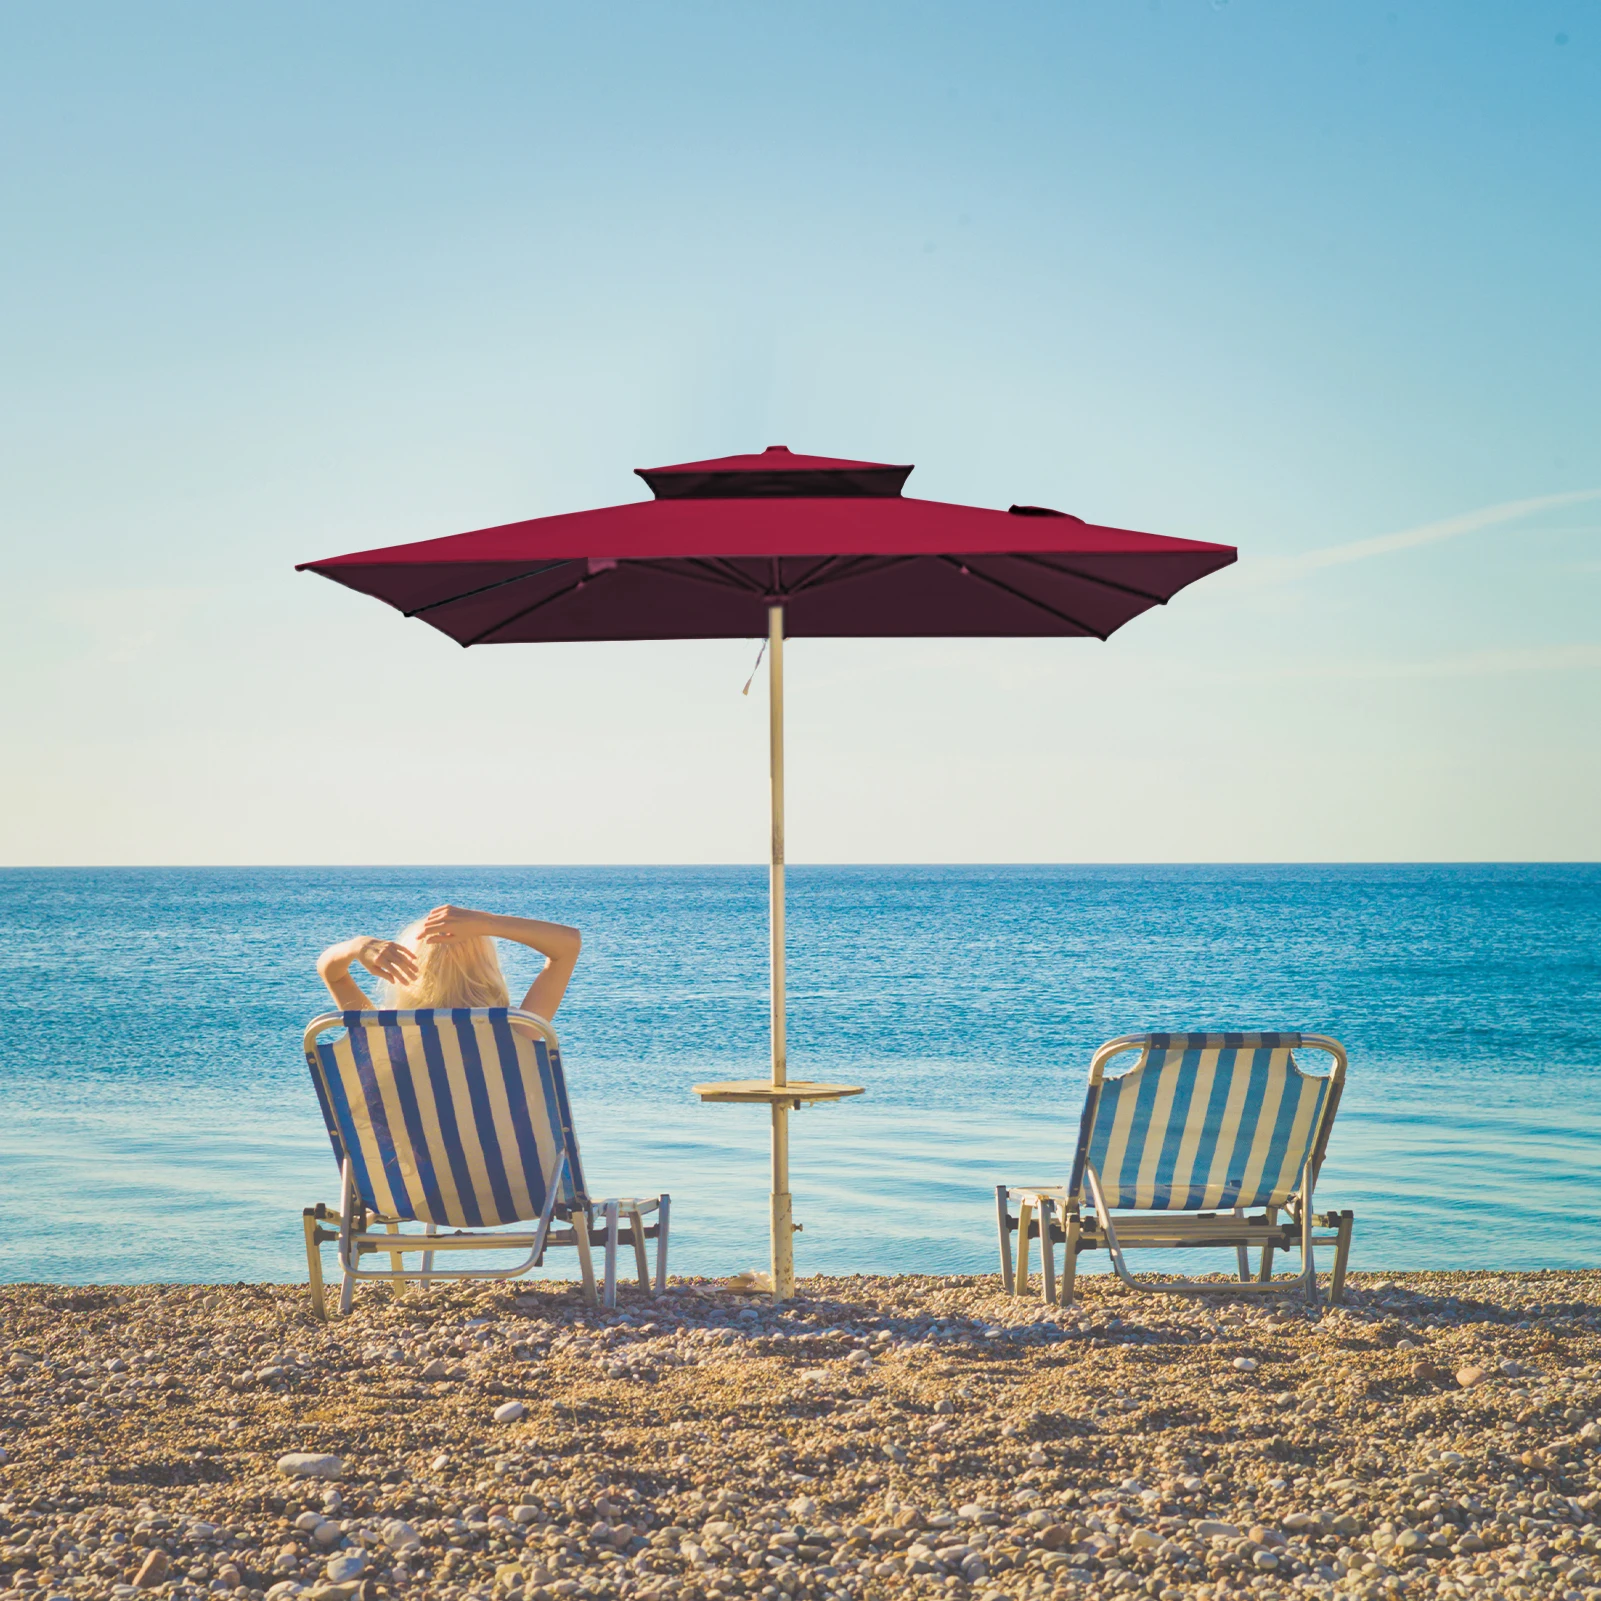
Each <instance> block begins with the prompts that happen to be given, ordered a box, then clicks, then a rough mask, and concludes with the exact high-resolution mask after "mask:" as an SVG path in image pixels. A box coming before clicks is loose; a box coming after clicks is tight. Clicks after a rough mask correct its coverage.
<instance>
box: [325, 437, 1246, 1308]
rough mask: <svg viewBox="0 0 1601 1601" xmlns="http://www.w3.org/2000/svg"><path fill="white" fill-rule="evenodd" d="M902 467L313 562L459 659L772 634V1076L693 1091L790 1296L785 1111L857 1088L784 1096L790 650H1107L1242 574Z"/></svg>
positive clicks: (679, 497)
mask: <svg viewBox="0 0 1601 1601" xmlns="http://www.w3.org/2000/svg"><path fill="white" fill-rule="evenodd" d="M911 470H912V469H911V468H910V467H896V466H890V465H887V464H885V463H883V462H874V461H842V460H838V459H835V458H833V457H828V456H799V455H796V454H794V453H793V452H791V451H789V450H787V449H786V448H785V447H784V446H782V445H771V446H769V447H768V448H767V449H766V450H764V451H762V452H761V453H760V454H757V455H749V456H722V457H719V458H717V459H716V460H713V461H691V462H681V463H679V464H678V465H677V466H672V467H641V468H639V469H637V471H638V473H639V476H640V477H641V478H643V479H644V480H645V482H646V483H647V484H648V485H649V486H650V489H651V491H652V494H653V496H654V498H653V499H651V500H647V501H636V502H633V503H631V504H629V505H624V506H608V507H605V508H603V509H601V510H598V511H580V512H569V513H567V514H565V515H563V516H556V517H536V518H532V519H530V520H529V521H527V522H520V523H505V524H503V525H501V526H500V527H498V528H480V529H478V530H477V531H476V532H474V533H468V534H456V535H453V536H451V537H449V538H446V539H425V540H421V541H419V542H418V543H416V544H411V545H391V546H389V547H387V548H385V549H382V550H365V551H358V552H356V553H355V554H354V555H349V556H330V557H328V558H326V559H325V560H322V561H312V562H303V563H302V564H301V569H300V570H301V571H308V570H309V571H311V572H316V573H321V574H322V575H323V577H325V578H331V579H333V580H334V581H335V582H336V583H340V584H344V585H346V586H347V587H348V588H350V589H354V590H358V591H359V592H360V593H362V594H364V595H373V596H376V597H377V598H378V599H379V600H383V601H387V602H388V603H389V604H390V605H391V606H394V607H396V608H398V609H399V610H400V611H401V612H403V613H405V615H406V616H408V617H420V618H421V619H422V620H423V621H424V622H427V623H429V624H431V625H432V626H433V627H435V628H437V629H439V630H440V631H441V632H442V633H445V634H448V635H449V636H450V637H451V638H452V639H454V640H456V641H457V642H458V643H459V644H462V645H498V644H516V643H519V642H531V641H555V640H617V639H712V638H726V637H734V638H747V639H748V638H752V637H754V636H756V635H759V634H762V633H765V634H766V635H767V640H768V652H769V654H768V680H767V682H768V717H769V722H768V731H769V763H770V775H771V807H772V854H771V860H770V867H769V874H770V877H769V884H770V905H771V930H770V940H771V953H770V959H771V964H772V1064H771V1069H772V1070H771V1076H770V1078H769V1079H768V1080H765V1081H762V1080H736V1081H733V1082H731V1083H720V1084H705V1085H696V1089H697V1091H698V1092H699V1093H700V1094H701V1096H702V1099H703V1100H707V1101H745V1102H759V1103H762V1104H765V1105H767V1106H768V1107H769V1108H770V1110H771V1116H772V1167H773V1184H772V1195H771V1197H770V1201H771V1234H772V1264H773V1272H772V1277H773V1292H774V1294H775V1295H776V1296H778V1297H779V1298H781V1299H782V1298H784V1297H787V1296H789V1295H790V1294H792V1293H793V1288H794V1246H793V1239H792V1231H793V1229H794V1228H795V1226H796V1225H794V1223H793V1222H792V1221H791V1216H790V1194H789V1123H788V1118H789V1113H790V1111H791V1110H792V1109H794V1108H797V1107H799V1106H802V1105H806V1104H809V1103H812V1102H817V1101H825V1100H835V1099H839V1098H840V1097H842V1096H846V1095H854V1094H860V1093H861V1092H860V1090H859V1089H858V1088H857V1087H856V1086H854V1085H844V1084H818V1083H810V1082H806V1083H801V1082H795V1081H792V1080H791V1079H790V1078H789V1075H788V1066H787V1059H786V1046H785V1013H784V639H785V637H786V636H791V637H793V636H797V635H812V636H819V637H820V636H834V637H841V636H859V635H900V636H911V635H952V636H955V635H966V636H973V635H1014V636H1015V635H1063V636H1070V637H1071V636H1080V637H1086V636H1087V637H1090V638H1095V639H1103V640H1104V639H1106V638H1108V637H1109V636H1110V635H1111V634H1112V633H1113V632H1114V631H1115V630H1116V629H1118V628H1121V627H1122V626H1123V624H1124V623H1126V622H1128V620H1129V619H1130V618H1131V617H1137V616H1139V614H1140V613H1141V612H1143V611H1145V610H1147V609H1148V608H1150V607H1152V606H1160V605H1165V604H1166V603H1167V601H1168V600H1169V599H1170V598H1171V597H1172V596H1174V595H1176V594H1177V593H1178V592H1179V590H1181V589H1183V588H1184V587H1185V585H1186V584H1192V583H1194V582H1195V580H1196V579H1198V578H1204V577H1205V576H1206V575H1207V574H1208V573H1211V572H1215V571H1216V570H1217V569H1218V568H1219V567H1225V566H1227V565H1228V564H1229V563H1230V562H1232V561H1233V560H1234V559H1235V551H1234V549H1233V548H1232V547H1231V546H1228V545H1211V544H1203V543H1201V542H1200V541H1198V540H1192V539H1165V538H1161V537H1159V536H1158V535H1156V534H1141V533H1135V532H1134V531H1132V530H1131V529H1127V528H1102V527H1098V526H1096V525H1095V524H1093V523H1087V522H1084V521H1083V520H1082V519H1080V518H1078V517H1072V516H1068V515H1067V514H1065V513H1063V512H1059V511H1052V510H1051V509H1050V508H1048V507H1045V506H1013V507H1011V508H1010V510H1008V511H990V510H985V509H984V508H982V507H977V506H953V505H949V504H946V503H945V502H943V501H936V500H912V499H909V498H907V497H906V496H904V495H902V493H901V489H902V487H903V486H904V484H905V482H906V478H907V475H908V474H909V473H910V472H911Z"/></svg>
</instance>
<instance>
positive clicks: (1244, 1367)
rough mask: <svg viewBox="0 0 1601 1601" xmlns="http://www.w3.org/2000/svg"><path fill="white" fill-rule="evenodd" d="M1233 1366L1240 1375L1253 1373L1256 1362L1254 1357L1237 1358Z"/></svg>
mask: <svg viewBox="0 0 1601 1601" xmlns="http://www.w3.org/2000/svg"><path fill="white" fill-rule="evenodd" d="M1234 1365H1235V1367H1237V1368H1238V1369H1239V1370H1240V1372H1241V1373H1255V1372H1256V1369H1257V1360H1256V1358H1255V1357H1254V1356H1237V1357H1235V1358H1234Z"/></svg>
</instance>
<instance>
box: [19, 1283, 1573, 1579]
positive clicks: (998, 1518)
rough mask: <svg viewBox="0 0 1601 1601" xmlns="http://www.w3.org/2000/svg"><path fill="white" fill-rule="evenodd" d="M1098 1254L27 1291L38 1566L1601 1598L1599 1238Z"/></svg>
mask: <svg viewBox="0 0 1601 1601" xmlns="http://www.w3.org/2000/svg"><path fill="white" fill-rule="evenodd" d="M1079 1283H1080V1289H1081V1299H1080V1301H1079V1303H1078V1304H1077V1305H1075V1306H1074V1307H1073V1308H1071V1309H1070V1310H1065V1311H1060V1310H1058V1311H1053V1310H1051V1309H1046V1308H1042V1307H1040V1306H1039V1304H1038V1303H1036V1302H1027V1301H1017V1300H1010V1299H1007V1298H1004V1297H1002V1296H1001V1295H1000V1294H999V1285H998V1282H997V1281H996V1280H995V1279H993V1278H961V1279H951V1278H924V1277H896V1278H868V1279H862V1278H853V1279H811V1280H807V1281H804V1282H803V1284H802V1286H801V1295H802V1297H803V1298H802V1299H800V1300H798V1301H797V1302H795V1303H794V1304H793V1305H791V1306H789V1307H786V1308H784V1309H783V1310H782V1311H775V1310H773V1309H772V1308H771V1307H769V1306H767V1305H764V1304H762V1303H761V1302H760V1301H757V1300H753V1299H750V1298H748V1297H742V1296H739V1295H737V1294H731V1293H729V1292H727V1291H724V1290H720V1289H719V1288H718V1287H717V1286H715V1285H714V1284H711V1283H696V1282H683V1283H675V1284H674V1285H673V1286H672V1288H671V1289H670V1290H669V1292H668V1293H667V1294H666V1295H664V1296H661V1297H659V1298H656V1299H650V1300H647V1299H643V1298H635V1299H632V1300H630V1299H628V1297H627V1295H626V1292H625V1296H624V1304H623V1305H622V1306H621V1307H620V1308H619V1310H618V1311H617V1312H616V1313H614V1314H604V1315H603V1314H597V1313H592V1312H587V1311H586V1310H584V1309H583V1308H582V1307H581V1306H580V1304H579V1303H578V1301H577V1299H576V1297H575V1296H574V1295H573V1294H572V1293H571V1290H570V1287H566V1286H560V1285H536V1286H526V1285H524V1286H518V1287H516V1288H515V1289H508V1288H506V1287H489V1288H484V1287H477V1288H473V1289H470V1290H466V1289H446V1290H436V1291H435V1292H433V1293H431V1294H423V1293H421V1292H418V1291H415V1290H414V1291H411V1292H409V1293H408V1294H407V1295H406V1296H405V1297H403V1298H399V1299H397V1298H394V1297H392V1296H391V1295H389V1294H388V1293H387V1292H386V1291H383V1290H378V1289H372V1290H369V1291H366V1292H364V1295H363V1297H362V1298H361V1299H359V1300H358V1302H357V1310H356V1312H355V1313H354V1314H353V1315H352V1316H351V1317H350V1318H348V1319H346V1320H344V1321H342V1322H335V1323H333V1324H332V1325H328V1326H323V1325H320V1324H318V1323H316V1322H314V1321H313V1320H312V1319H311V1317H310V1316H309V1314H308V1313H307V1310H306V1298H305V1293H304V1291H302V1290H297V1289H295V1288H293V1287H288V1286H276V1285H238V1286H232V1287H216V1288H212V1287H207V1288H196V1287H193V1286H182V1287H139V1288H64V1287H60V1286H38V1285H14V1286H9V1287H5V1288H0V1359H3V1361H4V1368H3V1382H0V1456H3V1461H0V1601H23V1598H27V1601H42V1598H45V1597H49V1596H58V1595H59V1596H64V1597H65V1596H74V1597H85V1598H89V1597H111V1596H115V1597H118V1598H119V1601H120V1598H124V1597H128V1598H131V1597H133V1596H135V1595H137V1594H139V1593H141V1592H145V1591H149V1592H153V1593H158V1594H163V1595H169V1596H174V1597H194V1596H198V1595H200V1594H202V1593H206V1592H211V1593H215V1594H217V1595H222V1594H224V1593H227V1594H231V1595H233V1596H234V1597H235V1598H237V1601H262V1598H263V1597H274V1598H276V1597H287V1596H289V1595H294V1594H302V1595H304V1596H307V1597H308V1598H309V1601H347V1598H356V1601H372V1598H375V1597H383V1596H389V1597H401V1596H405V1597H412V1596H417V1597H421V1596H439V1597H444V1598H447V1601H449V1598H456V1597H463V1598H465V1597H472V1598H478V1597H482V1598H484V1601H489V1598H491V1597H495V1598H500V1601H516V1597H517V1596H518V1595H519V1594H520V1595H521V1596H522V1597H524V1598H526V1601H550V1598H553V1597H558V1596H561V1597H565V1596H586V1597H589V1596H593V1597H613V1596H616V1597H620V1598H621V1597H626V1598H642V1601H648V1598H654V1597H661V1598H663V1601H666V1598H669V1597H671V1598H674V1601H715V1598H719V1597H745V1596H751V1597H765V1598H767V1601H779V1598H780V1596H783V1597H788V1598H818V1601H823V1598H866V1601H875V1598H878V1597H883V1596H889V1595H891V1594H896V1595H900V1594H906V1593H909V1592H911V1593H916V1594H918V1595H926V1596H935V1595H944V1596H949V1597H952V1598H954V1601H966V1598H968V1597H974V1598H980V1601H982V1598H989V1601H1000V1598H1002V1597H1004V1598H1008V1601H1031V1598H1044V1597H1047V1596H1053V1597H1058V1598H1062V1601H1067V1598H1074V1597H1085V1598H1088V1597H1091V1596H1093V1597H1101V1596H1111V1595H1117V1594H1121V1593H1123V1592H1128V1593H1129V1595H1130V1596H1134V1595H1136V1594H1139V1595H1148V1596H1155V1597H1159V1598H1162V1601H1178V1598H1180V1597H1184V1598H1191V1597H1193V1598H1196V1601H1205V1598H1217V1597H1222V1596H1233V1595H1236V1594H1243V1593H1244V1592H1245V1591H1247V1590H1249V1591H1251V1592H1253V1593H1254V1594H1256V1595H1258V1596H1262V1597H1267V1598H1270V1597H1274V1596H1288V1595H1292V1594H1295V1593H1298V1592H1299V1593H1303V1594H1307V1595H1314V1596H1336V1595H1337V1596H1342V1597H1343V1596H1359V1597H1379V1596H1386V1595H1400V1594H1404V1595H1407V1596H1442V1597H1450V1596H1476V1597H1479V1596H1482V1597H1486V1598H1494V1597H1498V1596H1499V1597H1507V1598H1512V1597H1535V1596H1539V1597H1547V1596H1557V1597H1562V1596H1567V1597H1573V1596H1584V1597H1588V1598H1601V1552H1598V1547H1601V1527H1598V1525H1597V1521H1596V1520H1597V1519H1598V1518H1601V1488H1598V1486H1601V1477H1598V1470H1597V1458H1596V1451H1597V1446H1598V1444H1601V1425H1598V1424H1597V1422H1596V1418H1597V1413H1598V1411H1601V1273H1542V1274H1523V1275H1519V1274H1486V1273H1461V1274H1408V1275H1402V1276H1397V1277H1393V1278H1390V1279H1384V1280H1380V1279H1377V1278H1374V1277H1372V1276H1363V1275H1358V1276H1356V1278H1355V1279H1354V1280H1353V1285H1352V1291H1351V1295H1350V1302H1351V1304H1350V1305H1348V1306H1347V1307H1346V1308H1344V1309H1341V1310H1337V1311H1334V1312H1330V1313H1328V1314H1326V1315H1323V1316H1321V1317H1318V1316H1312V1315H1309V1314H1308V1313H1307V1311H1306V1310H1305V1309H1304V1307H1299V1306H1297V1305H1296V1304H1294V1303H1292V1302H1290V1301H1285V1302H1283V1303H1278V1304H1272V1305H1262V1304H1260V1303H1251V1304H1249V1305H1236V1304H1233V1303H1229V1302H1222V1303H1217V1302H1212V1303H1206V1304H1197V1303H1193V1302H1187V1301H1182V1300H1176V1299H1159V1298H1156V1297H1144V1296H1137V1295H1135V1294H1133V1293H1132V1292H1129V1291H1127V1290H1125V1289H1123V1288H1121V1287H1120V1286H1118V1285H1117V1284H1116V1283H1115V1282H1108V1281H1106V1280H1104V1279H1100V1278H1090V1279H1088V1280H1085V1279H1080V1281H1079ZM291 1453H298V1454H300V1455H298V1456H294V1455H291ZM135 1587H137V1588H135Z"/></svg>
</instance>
